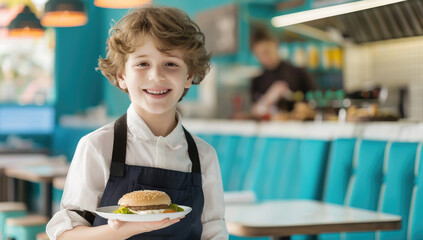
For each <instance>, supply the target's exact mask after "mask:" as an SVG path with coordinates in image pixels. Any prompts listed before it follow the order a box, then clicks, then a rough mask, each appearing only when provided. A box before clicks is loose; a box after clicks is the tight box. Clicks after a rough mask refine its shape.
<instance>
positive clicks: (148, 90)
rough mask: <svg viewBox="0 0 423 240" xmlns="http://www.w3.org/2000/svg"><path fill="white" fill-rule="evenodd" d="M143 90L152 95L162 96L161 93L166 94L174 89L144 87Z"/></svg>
mask: <svg viewBox="0 0 423 240" xmlns="http://www.w3.org/2000/svg"><path fill="white" fill-rule="evenodd" d="M143 91H144V92H146V93H148V94H150V95H154V96H161V95H166V94H167V93H169V92H170V91H172V89H160V90H152V89H143Z"/></svg>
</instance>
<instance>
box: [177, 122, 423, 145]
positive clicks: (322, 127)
mask: <svg viewBox="0 0 423 240" xmlns="http://www.w3.org/2000/svg"><path fill="white" fill-rule="evenodd" d="M183 125H184V126H185V127H186V128H187V129H188V130H190V131H192V132H193V133H195V134H207V135H208V134H218V135H240V136H258V137H260V136H261V137H285V138H301V139H319V140H332V139H337V138H363V139H369V140H384V141H404V142H420V141H423V123H409V122H363V123H351V122H346V123H337V122H256V121H236V120H206V119H184V120H183Z"/></svg>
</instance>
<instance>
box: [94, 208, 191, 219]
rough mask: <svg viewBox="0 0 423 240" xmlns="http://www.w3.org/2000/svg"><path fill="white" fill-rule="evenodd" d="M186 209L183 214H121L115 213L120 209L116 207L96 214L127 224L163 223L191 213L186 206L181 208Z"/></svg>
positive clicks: (98, 209) (98, 210)
mask: <svg viewBox="0 0 423 240" xmlns="http://www.w3.org/2000/svg"><path fill="white" fill-rule="evenodd" d="M179 207H181V208H183V209H184V211H182V212H172V213H155V214H120V213H114V212H113V211H115V210H116V209H118V208H119V206H118V205H116V206H108V207H101V208H97V209H96V210H95V213H96V214H97V215H99V216H101V217H103V218H106V219H118V220H121V221H125V222H150V221H161V220H163V219H165V218H170V219H174V218H180V217H183V216H185V215H187V214H188V213H189V212H191V210H192V208H190V207H186V206H179Z"/></svg>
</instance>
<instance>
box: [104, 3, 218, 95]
mask: <svg viewBox="0 0 423 240" xmlns="http://www.w3.org/2000/svg"><path fill="white" fill-rule="evenodd" d="M140 36H141V37H143V36H144V37H145V36H148V37H151V38H152V39H153V41H154V42H155V45H156V47H157V49H158V50H159V51H161V52H164V53H165V52H168V51H170V50H174V49H178V50H180V51H181V52H182V55H183V60H184V62H185V64H186V65H187V67H188V74H190V75H193V76H194V78H193V82H192V83H193V84H200V83H201V81H202V80H203V79H204V77H205V76H206V74H207V73H208V71H209V70H210V54H208V53H207V51H206V49H205V37H204V34H203V33H202V32H201V30H200V28H199V27H198V25H197V24H196V23H195V22H194V21H193V20H191V18H190V17H189V16H188V15H187V14H186V13H185V12H183V11H182V10H179V9H177V8H173V7H164V6H153V5H145V6H143V7H140V8H136V9H133V10H132V11H130V12H129V13H128V14H127V15H125V16H124V17H123V18H122V19H120V20H119V21H118V22H117V23H116V24H115V25H114V26H112V27H111V29H110V31H109V38H108V39H107V48H106V50H107V55H106V58H101V57H100V58H99V59H98V68H97V69H99V70H100V71H101V73H102V74H103V75H104V76H105V77H106V78H107V79H109V81H110V82H111V83H112V84H113V85H115V86H117V87H118V88H119V89H121V90H122V91H124V92H128V91H127V90H125V89H122V88H120V87H119V84H118V80H117V74H120V73H123V72H124V69H125V63H126V61H127V60H128V55H129V54H130V53H133V52H134V51H135V49H136V48H137V43H139V38H140ZM187 92H188V89H185V91H184V94H183V95H182V97H183V96H185V95H186V93H187Z"/></svg>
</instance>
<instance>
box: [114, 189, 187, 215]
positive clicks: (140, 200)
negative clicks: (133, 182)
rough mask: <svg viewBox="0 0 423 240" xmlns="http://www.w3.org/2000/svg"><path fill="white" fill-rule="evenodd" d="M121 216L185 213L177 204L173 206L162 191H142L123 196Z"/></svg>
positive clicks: (120, 208)
mask: <svg viewBox="0 0 423 240" xmlns="http://www.w3.org/2000/svg"><path fill="white" fill-rule="evenodd" d="M118 204H119V206H120V207H119V209H117V210H116V211H115V213H121V214H155V213H169V212H178V211H184V209H182V208H180V207H178V205H176V204H171V200H170V197H169V195H167V194H166V193H165V192H162V191H156V190H141V191H134V192H130V193H127V194H125V195H123V196H122V197H121V198H120V199H119V201H118Z"/></svg>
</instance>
